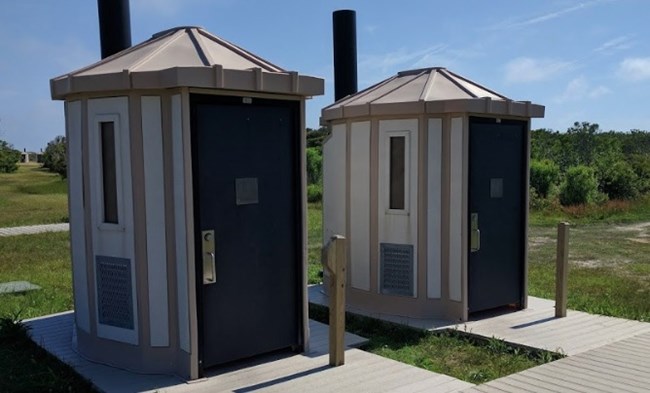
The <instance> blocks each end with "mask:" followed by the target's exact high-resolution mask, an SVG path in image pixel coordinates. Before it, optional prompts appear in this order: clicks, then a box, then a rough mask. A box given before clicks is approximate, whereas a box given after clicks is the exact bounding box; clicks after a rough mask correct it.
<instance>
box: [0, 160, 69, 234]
mask: <svg viewBox="0 0 650 393" xmlns="http://www.w3.org/2000/svg"><path fill="white" fill-rule="evenodd" d="M67 192H68V183H67V181H66V180H64V179H61V177H60V176H59V175H57V174H56V173H52V172H48V171H47V169H43V168H41V167H40V164H36V163H33V164H20V165H18V171H17V172H14V173H0V212H2V214H0V228H1V227H13V226H21V225H37V224H51V223H57V222H66V221H67V220H68V196H67Z"/></svg>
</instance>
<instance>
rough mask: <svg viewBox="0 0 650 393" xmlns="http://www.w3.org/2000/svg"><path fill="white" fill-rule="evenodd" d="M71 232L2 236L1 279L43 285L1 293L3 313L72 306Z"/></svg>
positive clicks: (29, 313) (44, 312) (38, 313)
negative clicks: (31, 289) (34, 288)
mask: <svg viewBox="0 0 650 393" xmlns="http://www.w3.org/2000/svg"><path fill="white" fill-rule="evenodd" d="M68 237H69V234H68V232H54V233H42V234H37V235H22V236H8V237H0V282H6V281H29V282H31V283H33V284H36V285H39V286H41V287H42V288H43V289H41V290H38V291H30V292H26V293H23V294H1V295H0V317H3V316H5V317H6V316H10V317H16V318H20V319H27V318H33V317H37V316H41V315H47V314H52V313H56V312H61V311H66V310H70V309H72V306H73V303H72V272H71V270H72V269H71V265H70V243H69V240H68Z"/></svg>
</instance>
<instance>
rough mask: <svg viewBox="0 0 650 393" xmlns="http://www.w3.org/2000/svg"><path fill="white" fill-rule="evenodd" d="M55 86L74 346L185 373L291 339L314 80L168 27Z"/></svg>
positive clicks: (300, 308) (299, 321) (198, 33)
mask: <svg viewBox="0 0 650 393" xmlns="http://www.w3.org/2000/svg"><path fill="white" fill-rule="evenodd" d="M51 92H52V97H53V98H54V99H59V100H64V101H65V114H66V135H67V140H68V165H69V166H68V171H69V174H68V179H69V186H70V202H69V205H70V231H71V248H72V263H73V284H74V304H75V330H76V336H75V337H76V345H77V349H78V351H79V352H80V353H81V354H82V355H83V356H84V357H86V358H88V359H91V360H93V361H97V362H102V363H107V364H111V365H115V366H118V367H122V368H126V369H129V370H134V371H137V372H144V373H175V374H177V375H180V376H182V377H184V378H188V379H194V378H198V377H200V376H201V375H202V372H203V369H205V368H207V367H210V366H214V365H217V364H222V363H226V362H230V361H233V360H237V359H240V358H245V357H250V356H254V355H257V354H261V353H265V352H269V351H274V350H278V349H282V348H291V349H293V350H294V351H301V350H303V349H304V348H305V347H306V346H307V344H308V335H309V332H308V323H307V321H308V319H307V318H308V315H307V297H306V214H305V207H306V197H305V191H304V190H305V182H306V180H305V178H306V175H305V171H304V169H303V168H304V167H305V162H304V161H305V157H304V147H305V133H304V123H305V121H304V113H305V109H304V108H305V99H306V98H308V97H310V96H313V95H319V94H322V93H323V80H322V79H318V78H313V77H309V76H303V75H299V74H298V73H296V72H289V71H286V70H284V69H282V68H280V67H278V66H275V65H273V64H271V63H269V62H268V61H266V60H264V59H262V58H260V57H258V56H256V55H254V54H252V53H250V52H248V51H246V50H244V49H242V48H240V47H238V46H236V45H234V44H232V43H230V42H227V41H225V40H223V39H220V38H218V37H216V36H214V35H212V34H210V33H208V32H206V31H205V30H203V29H201V28H197V27H179V28H175V29H170V30H167V31H163V32H161V33H158V34H156V35H154V36H153V37H152V38H151V39H149V40H147V41H145V42H143V43H141V44H139V45H137V46H134V47H131V48H128V49H126V50H123V51H121V52H119V53H117V54H115V55H113V56H110V57H108V58H106V59H104V60H102V61H100V62H98V63H95V64H92V65H90V66H88V67H86V68H83V69H80V70H77V71H74V72H72V73H70V74H67V75H63V76H60V77H58V78H54V79H52V80H51Z"/></svg>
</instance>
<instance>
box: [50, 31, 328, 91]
mask: <svg viewBox="0 0 650 393" xmlns="http://www.w3.org/2000/svg"><path fill="white" fill-rule="evenodd" d="M323 86H324V83H323V80H322V79H320V78H315V77H310V76H305V75H299V74H298V73H297V72H293V71H287V70H285V69H283V68H281V67H278V66H276V65H274V64H272V63H271V62H269V61H267V60H265V59H263V58H261V57H259V56H256V55H254V54H252V53H250V52H248V51H247V50H245V49H243V48H241V47H239V46H237V45H235V44H233V43H231V42H228V41H226V40H224V39H222V38H219V37H217V36H215V35H213V34H210V33H209V32H207V31H206V30H204V29H203V28H201V27H194V26H182V27H176V28H173V29H169V30H165V31H162V32H160V33H157V34H154V35H153V36H152V37H151V38H150V39H148V40H147V41H144V42H142V43H140V44H138V45H135V46H133V47H130V48H127V49H125V50H123V51H121V52H119V53H116V54H115V55H113V56H110V57H107V58H106V59H103V60H101V61H99V62H97V63H94V64H92V65H89V66H87V67H84V68H82V69H79V70H76V71H73V72H71V73H68V74H65V75H62V76H59V77H56V78H54V79H52V80H51V81H50V87H51V93H52V98H55V99H63V98H65V97H66V96H68V95H70V94H75V93H87V92H98V91H115V90H127V89H160V88H172V87H201V88H213V89H214V88H216V89H228V90H240V91H254V92H268V93H281V94H290V95H298V96H313V95H321V94H323V89H324V87H323Z"/></svg>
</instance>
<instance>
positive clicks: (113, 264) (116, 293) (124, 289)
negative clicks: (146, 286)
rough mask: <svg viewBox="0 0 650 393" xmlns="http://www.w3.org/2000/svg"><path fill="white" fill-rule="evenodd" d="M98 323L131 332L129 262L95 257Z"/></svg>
mask: <svg viewBox="0 0 650 393" xmlns="http://www.w3.org/2000/svg"><path fill="white" fill-rule="evenodd" d="M95 258H96V265H97V268H96V269H95V272H96V273H95V274H96V275H97V309H98V314H99V323H101V324H104V325H110V326H115V327H119V328H123V329H131V330H133V295H132V294H133V288H132V287H131V260H130V259H126V258H115V257H106V256H101V255H97V256H96V257H95Z"/></svg>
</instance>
